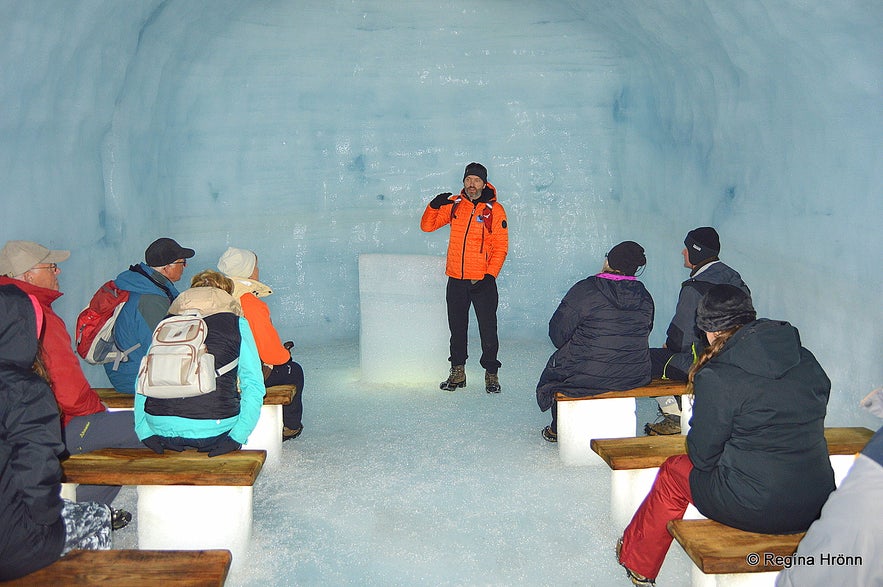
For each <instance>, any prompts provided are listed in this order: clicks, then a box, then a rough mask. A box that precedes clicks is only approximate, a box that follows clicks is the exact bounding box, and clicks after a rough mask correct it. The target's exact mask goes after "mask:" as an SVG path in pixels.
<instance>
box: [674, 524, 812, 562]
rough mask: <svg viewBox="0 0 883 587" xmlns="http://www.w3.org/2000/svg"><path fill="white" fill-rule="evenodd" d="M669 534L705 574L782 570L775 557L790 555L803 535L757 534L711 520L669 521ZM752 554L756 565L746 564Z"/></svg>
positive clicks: (802, 533) (780, 560)
mask: <svg viewBox="0 0 883 587" xmlns="http://www.w3.org/2000/svg"><path fill="white" fill-rule="evenodd" d="M668 532H669V534H671V535H672V536H673V537H674V539H675V540H677V541H678V543H679V544H680V545H681V547H682V548H683V549H684V551H685V552H686V553H687V555H689V557H690V558H691V559H692V560H693V562H694V563H695V564H696V567H697V568H698V569H699V570H700V571H702V572H703V573H705V574H707V575H715V574H731V573H762V572H768V571H781V570H782V568H783V566H782V565H781V564H778V565H777V564H774V563H775V562H776V560H777V558H776V557H787V556H791V555H793V554H794V551H796V550H797V544H798V543H799V542H800V541H801V540H802V539H803V536H804V534H805V533H804V532H801V533H799V534H758V533H756V532H745V531H744V530H737V529H736V528H731V527H729V526H725V525H724V524H721V523H719V522H715V521H714V520H672V521H671V522H669V523H668ZM751 554H754V555H757V557H758V558H757V564H755V565H752V564H750V563H749V561H748V557H749V555H751ZM778 561H779V562H784V561H782V559H778ZM751 562H754V561H753V559H752V561H751Z"/></svg>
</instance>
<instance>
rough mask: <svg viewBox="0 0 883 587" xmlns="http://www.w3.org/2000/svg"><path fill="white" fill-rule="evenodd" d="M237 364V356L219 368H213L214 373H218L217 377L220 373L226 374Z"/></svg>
mask: <svg viewBox="0 0 883 587" xmlns="http://www.w3.org/2000/svg"><path fill="white" fill-rule="evenodd" d="M238 364H239V357H236V358H235V359H233V360H232V361H230V362H229V363H227V364H226V365H224V366H223V367H221V368H220V369H215V373H216V374H217V375H218V377H220V376H221V375H226V374H227V373H229V372H230V371H232V370H233V369H234V368H235V367H236V365H238Z"/></svg>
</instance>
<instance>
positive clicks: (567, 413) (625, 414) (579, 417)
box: [555, 379, 692, 465]
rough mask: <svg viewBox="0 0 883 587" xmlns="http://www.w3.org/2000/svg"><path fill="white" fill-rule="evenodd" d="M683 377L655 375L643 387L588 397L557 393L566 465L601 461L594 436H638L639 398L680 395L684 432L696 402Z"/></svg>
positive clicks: (560, 441)
mask: <svg viewBox="0 0 883 587" xmlns="http://www.w3.org/2000/svg"><path fill="white" fill-rule="evenodd" d="M686 393H687V386H686V383H684V382H683V381H671V380H668V379H664V380H663V379H654V380H653V381H651V382H650V383H649V384H647V385H644V386H643V387H636V388H634V389H629V390H626V391H607V392H604V393H599V394H597V395H590V396H587V397H570V396H568V395H567V394H565V393H561V392H559V393H556V394H555V401H556V402H557V404H558V456H559V457H560V458H561V461H562V462H563V463H564V464H565V465H588V464H591V463H594V462H600V461H598V460H597V458H596V457H595V456H594V455H593V454H592V448H591V440H592V439H593V438H620V437H627V436H632V437H634V436H635V429H636V428H637V420H636V417H635V398H638V397H658V396H664V395H680V396H683V397H682V401H681V407H682V411H681V422H682V423H684V427H683V433H684V434H686V433H687V426H686V423H688V422H689V421H690V415H691V413H692V410H691V406H692V404H691V403H690V401H689V398H688V397H686Z"/></svg>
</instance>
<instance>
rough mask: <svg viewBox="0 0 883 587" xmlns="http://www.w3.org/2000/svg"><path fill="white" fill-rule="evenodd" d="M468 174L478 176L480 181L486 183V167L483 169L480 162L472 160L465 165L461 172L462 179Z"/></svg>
mask: <svg viewBox="0 0 883 587" xmlns="http://www.w3.org/2000/svg"><path fill="white" fill-rule="evenodd" d="M470 175H475V176H477V177H480V178H481V181H483V182H484V183H487V169H485V167H484V165H482V164H481V163H476V162H475V161H473V162H472V163H470V164H469V165H467V166H466V171H465V172H464V173H463V179H466V178H467V177H468V176H470Z"/></svg>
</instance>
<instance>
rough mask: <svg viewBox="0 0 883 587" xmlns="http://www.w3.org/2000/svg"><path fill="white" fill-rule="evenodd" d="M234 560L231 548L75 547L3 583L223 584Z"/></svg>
mask: <svg viewBox="0 0 883 587" xmlns="http://www.w3.org/2000/svg"><path fill="white" fill-rule="evenodd" d="M232 559H233V556H232V555H231V554H230V551H229V550H74V551H71V552H70V553H68V554H67V555H66V556H64V557H62V558H60V559H59V560H58V561H56V562H54V563H53V564H51V565H49V566H48V567H45V568H43V569H40V570H39V571H36V572H34V573H31V574H30V575H27V576H25V577H22V578H21V579H16V580H15V581H12V582H9V583H4V585H10V586H13V587H34V586H35V585H36V586H43V585H45V586H47V587H49V586H51V587H55V586H56V585H65V586H68V585H74V586H79V585H105V584H106V585H113V586H114V587H143V586H144V585H163V587H221V586H222V585H224V582H225V581H226V579H227V572H228V571H229V569H230V562H231V561H232Z"/></svg>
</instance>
